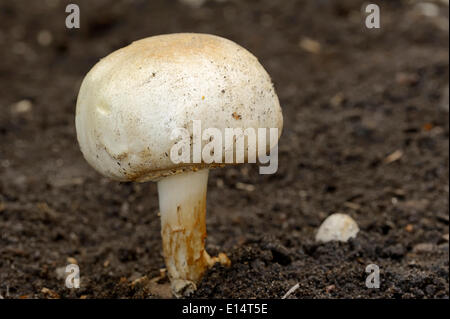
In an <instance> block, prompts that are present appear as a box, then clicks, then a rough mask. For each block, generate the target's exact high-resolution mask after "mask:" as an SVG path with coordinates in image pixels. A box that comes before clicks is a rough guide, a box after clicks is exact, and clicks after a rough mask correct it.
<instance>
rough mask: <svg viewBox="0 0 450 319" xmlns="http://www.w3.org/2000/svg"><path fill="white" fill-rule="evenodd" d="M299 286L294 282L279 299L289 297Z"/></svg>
mask: <svg viewBox="0 0 450 319" xmlns="http://www.w3.org/2000/svg"><path fill="white" fill-rule="evenodd" d="M299 287H300V284H298V283H297V284H295V285H294V286H293V287H292V288H291V289H289V290H288V292H287V293H286V294H285V295H284V296H283V297H281V299H286V298H287V297H289V296H290V295H292V294H293V293H294V292H295V291H296V290H297V289H298V288H299Z"/></svg>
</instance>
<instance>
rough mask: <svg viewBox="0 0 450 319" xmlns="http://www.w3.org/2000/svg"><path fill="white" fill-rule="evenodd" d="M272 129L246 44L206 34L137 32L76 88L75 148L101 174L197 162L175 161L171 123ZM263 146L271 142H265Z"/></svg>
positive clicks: (139, 173)
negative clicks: (135, 37)
mask: <svg viewBox="0 0 450 319" xmlns="http://www.w3.org/2000/svg"><path fill="white" fill-rule="evenodd" d="M193 120H200V121H201V123H202V129H206V128H209V127H214V128H218V129H220V130H221V131H222V132H223V131H224V129H225V128H227V127H229V128H243V129H246V128H254V129H255V130H257V129H258V128H278V129H279V134H281V129H282V126H283V118H282V114H281V109H280V105H279V101H278V97H277V95H276V93H275V91H274V88H273V85H272V82H271V79H270V77H269V75H268V74H267V72H266V71H265V70H264V68H263V67H262V66H261V64H260V63H259V62H258V60H257V59H256V57H254V56H253V55H252V54H251V53H249V52H248V51H247V50H245V49H244V48H242V47H241V46H239V45H237V44H236V43H234V42H232V41H229V40H226V39H224V38H221V37H218V36H212V35H206V34H188V33H186V34H171V35H161V36H155V37H150V38H146V39H142V40H139V41H136V42H133V43H132V44H131V45H129V46H127V47H125V48H122V49H120V50H117V51H115V52H113V53H111V54H110V55H108V56H107V57H105V58H103V59H102V60H101V61H100V62H98V63H97V64H96V65H95V66H94V67H93V68H92V69H91V71H90V72H89V73H88V74H87V75H86V77H85V78H84V80H83V83H82V85H81V89H80V92H79V95H78V101H77V110H76V129H77V137H78V141H79V144H80V147H81V151H82V153H83V155H84V157H85V158H86V160H87V161H88V162H89V163H90V164H91V165H92V166H93V167H94V168H95V169H96V170H97V171H99V172H100V173H102V174H103V175H105V176H108V177H111V178H113V179H116V180H121V181H131V180H136V181H150V180H158V179H160V178H161V177H163V176H167V175H171V174H175V173H178V172H182V171H185V170H192V169H195V167H194V166H195V165H196V166H200V167H211V166H217V164H214V163H213V164H205V163H200V164H183V163H180V164H174V163H173V162H172V161H171V159H170V149H171V148H172V146H173V145H174V143H175V142H176V141H175V140H171V133H172V131H173V130H174V129H175V128H186V129H188V130H189V132H190V133H191V134H192V121H193ZM267 145H269V141H267Z"/></svg>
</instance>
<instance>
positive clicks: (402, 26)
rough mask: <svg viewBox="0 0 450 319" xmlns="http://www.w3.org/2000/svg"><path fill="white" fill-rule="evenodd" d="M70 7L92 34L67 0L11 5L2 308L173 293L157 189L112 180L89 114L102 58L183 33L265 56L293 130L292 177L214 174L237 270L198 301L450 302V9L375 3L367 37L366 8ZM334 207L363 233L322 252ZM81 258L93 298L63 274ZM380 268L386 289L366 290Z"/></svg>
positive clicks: (286, 152) (286, 139)
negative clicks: (85, 130) (81, 124)
mask: <svg viewBox="0 0 450 319" xmlns="http://www.w3.org/2000/svg"><path fill="white" fill-rule="evenodd" d="M70 2H72V3H78V4H79V5H80V9H81V28H80V29H72V30H68V29H66V28H65V25H64V21H65V17H66V13H65V10H64V9H65V6H66V4H67V3H69V2H65V1H55V0H53V1H7V0H2V1H0V45H1V51H0V75H1V78H0V105H1V113H0V232H1V236H0V298H1V297H4V298H7V297H12V298H17V297H21V298H48V297H61V298H80V297H83V298H84V297H87V298H105V297H108V298H154V297H164V296H167V289H166V287H167V282H166V281H165V280H162V281H160V282H161V283H160V284H152V283H150V282H149V280H150V279H151V278H154V277H156V276H158V275H159V269H160V268H163V267H164V262H163V258H162V256H161V240H160V224H159V218H158V216H157V211H158V201H157V193H156V186H155V184H154V183H147V184H137V183H117V182H113V181H110V180H107V179H105V178H102V177H101V176H100V175H98V174H97V173H96V172H95V171H94V170H93V169H92V168H91V167H89V166H88V164H87V163H86V162H85V160H84V159H83V157H82V155H81V153H80V151H79V148H78V144H77V141H76V134H75V128H74V113H75V103H76V97H77V93H78V89H79V86H80V82H81V80H82V78H83V76H84V75H85V74H86V73H87V71H88V70H89V69H90V68H91V67H92V66H93V65H94V64H95V63H96V62H97V61H98V59H99V58H101V57H103V56H105V55H107V54H108V53H110V52H112V51H113V50H116V49H118V48H120V47H122V46H124V45H126V44H128V43H130V42H131V41H133V40H136V39H139V38H143V37H147V36H151V35H156V34H162V33H173V32H181V31H183V32H186V31H194V32H204V33H213V34H218V35H221V36H224V37H227V38H230V39H232V40H234V41H236V42H237V43H239V44H241V45H243V46H244V47H246V48H248V49H249V50H250V51H251V52H253V53H254V54H255V55H256V56H258V57H259V58H260V61H261V62H262V64H263V65H264V66H265V67H266V69H267V70H268V72H269V73H270V74H271V76H272V78H273V81H274V83H275V86H276V89H277V92H278V94H279V97H280V101H281V104H282V107H283V113H284V119H285V127H284V130H283V135H282V138H281V140H280V152H279V170H278V173H277V174H275V175H272V176H262V175H259V174H258V168H257V166H252V165H244V166H241V167H238V168H226V169H217V170H213V171H212V172H211V174H210V182H209V184H210V185H209V186H210V187H209V194H208V213H207V223H208V234H209V236H208V239H207V249H208V251H209V252H210V253H211V254H217V253H218V252H220V251H224V252H226V253H227V254H228V256H229V257H230V258H231V260H232V266H231V267H230V268H228V269H227V268H222V267H220V266H216V267H214V268H213V269H212V270H211V271H210V272H209V273H208V274H207V275H206V277H205V279H204V281H203V282H202V284H201V285H200V287H199V290H198V291H197V293H196V294H195V297H207V298H254V297H256V298H280V297H281V296H283V295H284V293H286V291H287V290H288V289H289V288H290V287H292V286H293V285H295V284H296V283H299V284H300V287H299V289H298V290H296V291H295V292H294V293H293V294H292V295H291V298H304V297H307V298H342V297H344V298H448V296H449V269H448V266H449V242H448V238H449V237H448V233H449V211H448V195H449V194H448V193H449V166H448V164H449V162H448V151H449V139H448V137H449V121H448V111H447V110H448V104H447V109H446V107H445V105H444V104H443V102H442V98H443V96H444V92H445V91H444V90H445V89H446V88H448V86H447V85H448V75H449V72H448V44H449V42H448V7H447V6H445V5H444V4H441V3H440V2H439V1H434V2H433V3H437V4H438V6H439V8H440V13H439V15H438V16H433V17H428V16H424V15H422V14H421V13H420V11H419V10H418V9H417V6H416V1H377V3H379V4H380V6H381V23H382V25H381V29H379V30H374V29H372V30H369V29H366V28H365V27H364V24H363V21H364V17H363V15H362V13H361V5H362V1H356V0H355V1H347V0H346V1H329V0H321V1H294V0H284V1H274V0H264V1H250V0H248V1H241V0H234V1H233V0H230V1H223V2H221V3H219V2H218V1H209V2H208V3H206V4H205V5H204V6H203V7H201V8H191V7H188V6H186V5H183V4H180V3H179V2H175V1H163V0H152V1H148V0H136V1H114V2H113V1H70ZM45 30H47V31H48V32H49V33H50V34H51V37H52V39H50V40H51V41H49V37H48V33H46V32H45ZM305 38H309V39H312V40H313V41H317V42H319V43H320V48H319V49H320V50H317V48H316V47H312V48H310V47H308V46H306V49H305V46H303V47H302V46H301V45H299V43H300V42H301V40H302V39H305ZM303 43H305V41H303ZM307 44H308V43H307ZM22 100H27V101H28V102H22V103H19V104H17V102H19V101H22ZM30 103H31V104H30ZM447 103H448V102H447ZM30 106H31V108H30ZM396 151H397V153H396V154H397V155H399V156H398V157H399V158H397V160H395V161H393V162H390V163H388V161H387V160H386V158H387V157H388V156H389V155H390V154H392V153H394V152H396ZM391 158H392V157H391ZM243 184H250V185H253V186H254V189H252V188H251V187H250V188H249V187H242V186H243ZM244 186H245V185H244ZM334 212H343V213H347V214H349V215H351V216H352V217H353V218H354V219H355V220H356V221H357V223H358V224H359V226H360V228H361V231H360V233H359V234H358V237H357V238H356V239H355V240H351V241H350V242H348V243H328V244H317V243H315V241H314V234H315V232H316V230H317V228H318V226H319V225H320V224H321V222H322V221H323V220H324V219H325V217H326V216H328V215H329V214H331V213H334ZM68 258H69V259H68ZM70 258H75V259H76V262H77V263H78V264H79V266H80V271H81V281H82V282H81V288H80V289H75V290H70V289H67V288H65V286H64V278H62V277H61V269H62V271H64V267H65V265H67V264H68V263H70V262H74V261H73V260H72V259H70ZM371 263H375V264H377V265H378V266H379V267H380V269H381V287H380V289H368V288H366V286H365V279H366V276H367V274H366V273H365V268H366V266H367V265H368V264H371ZM61 267H63V268H61ZM144 276H146V277H144ZM141 277H144V279H142V278H141ZM139 278H141V280H140V282H138V283H136V282H135V283H134V284H131V283H132V281H134V280H135V279H139ZM145 278H148V279H149V280H146V279H145ZM138 281H139V280H138ZM43 288H47V289H43Z"/></svg>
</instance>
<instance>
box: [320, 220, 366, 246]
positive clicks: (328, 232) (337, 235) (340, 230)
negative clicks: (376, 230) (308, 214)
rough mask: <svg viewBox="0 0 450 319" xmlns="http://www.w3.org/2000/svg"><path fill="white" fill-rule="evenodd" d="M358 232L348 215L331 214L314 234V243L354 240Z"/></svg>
mask: <svg viewBox="0 0 450 319" xmlns="http://www.w3.org/2000/svg"><path fill="white" fill-rule="evenodd" d="M358 232H359V227H358V224H356V222H355V221H354V220H353V218H351V217H350V216H348V215H345V214H333V215H330V216H328V217H327V219H325V220H324V221H323V223H322V225H320V227H319V230H318V231H317V234H316V241H321V242H329V241H342V242H346V241H348V240H349V239H350V238H355V237H356V234H358Z"/></svg>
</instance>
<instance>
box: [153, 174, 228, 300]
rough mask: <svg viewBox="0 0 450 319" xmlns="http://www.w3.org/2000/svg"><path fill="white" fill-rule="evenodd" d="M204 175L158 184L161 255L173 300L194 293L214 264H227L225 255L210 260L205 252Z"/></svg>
mask: <svg viewBox="0 0 450 319" xmlns="http://www.w3.org/2000/svg"><path fill="white" fill-rule="evenodd" d="M208 172H209V170H207V169H204V170H199V171H197V172H188V173H182V174H177V175H173V176H170V177H166V178H164V179H162V180H160V181H159V182H158V195H159V208H160V211H161V235H162V243H163V252H164V258H165V262H166V267H167V273H168V275H169V279H170V283H171V287H172V291H173V293H174V295H175V296H176V297H182V296H188V295H189V294H191V293H192V292H193V291H195V290H196V289H197V283H198V282H199V281H200V280H201V278H202V276H203V274H204V272H205V271H206V269H208V268H209V267H211V266H212V265H214V264H215V263H216V262H221V263H223V264H225V265H227V264H229V263H230V261H229V259H228V257H226V255H225V254H219V257H214V258H212V257H210V256H209V255H208V253H207V252H206V250H205V238H206V219H205V218H206V190H207V184H208Z"/></svg>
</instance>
